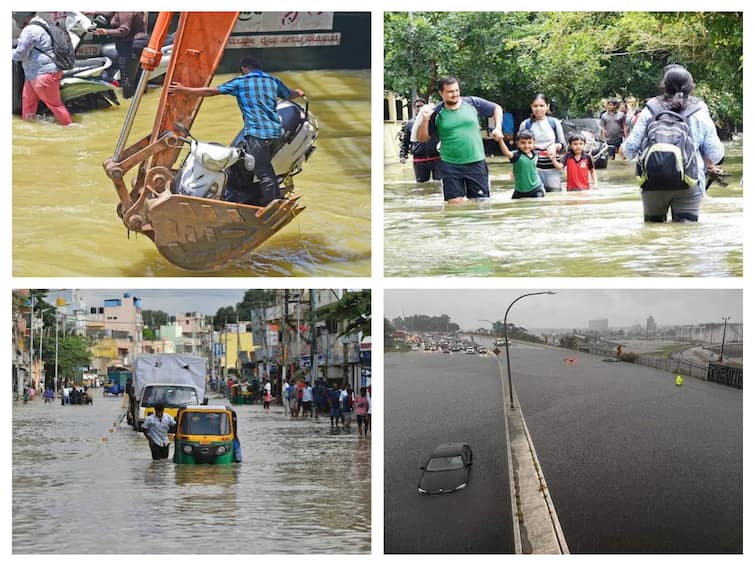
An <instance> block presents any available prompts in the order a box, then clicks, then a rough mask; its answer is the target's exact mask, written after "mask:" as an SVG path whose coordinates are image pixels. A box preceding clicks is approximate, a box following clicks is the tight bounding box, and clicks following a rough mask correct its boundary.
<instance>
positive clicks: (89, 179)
mask: <svg viewBox="0 0 755 566" xmlns="http://www.w3.org/2000/svg"><path fill="white" fill-rule="evenodd" d="M277 76H279V77H280V78H281V79H282V80H283V81H284V82H285V83H286V84H288V85H290V86H291V87H292V88H301V89H302V90H304V92H306V93H307V96H308V98H309V100H310V110H311V111H312V113H313V114H314V115H315V116H316V117H317V119H318V121H319V125H320V135H319V138H318V141H317V150H316V151H315V152H314V153H313V154H312V156H311V158H310V160H309V161H308V162H307V163H306V164H305V165H304V168H303V171H302V173H301V174H299V175H298V176H297V177H296V179H295V181H296V183H295V184H296V192H297V193H300V194H301V195H302V198H301V200H300V202H301V203H302V204H304V205H305V206H306V207H307V208H306V210H305V211H304V212H303V213H302V214H300V215H299V216H297V217H296V218H295V219H294V220H293V222H291V224H289V225H288V226H286V227H284V228H283V229H282V230H281V231H280V232H279V233H278V234H276V235H275V236H273V237H272V238H270V240H268V241H267V242H265V243H264V244H263V245H262V246H261V247H260V248H258V249H257V250H255V251H254V252H252V254H250V255H249V256H248V257H246V258H244V259H243V260H240V261H239V262H238V263H237V265H235V266H234V267H232V268H229V269H225V270H222V271H219V272H211V273H194V272H188V271H184V270H182V269H180V268H178V267H175V266H173V265H172V264H171V263H169V262H168V261H167V260H165V259H164V258H163V257H162V256H161V255H160V254H159V252H158V251H157V249H156V248H155V247H154V245H153V244H152V242H151V241H150V240H149V239H148V238H147V237H145V236H142V235H139V236H138V237H135V235H134V234H131V236H130V238H129V236H128V234H127V231H126V228H125V227H124V226H123V224H122V222H121V220H120V218H118V216H117V215H116V212H115V207H116V204H117V203H118V198H117V196H116V193H115V190H114V188H113V184H112V182H111V181H110V179H108V177H107V176H106V175H105V172H104V171H103V169H102V162H103V161H104V160H105V159H106V158H108V157H110V156H111V155H112V154H113V150H114V149H115V144H116V141H117V139H118V135H119V134H120V131H121V126H122V124H123V121H124V118H125V116H126V112H127V110H128V101H122V102H121V106H120V107H116V108H112V109H107V110H97V111H92V112H86V113H81V114H78V115H75V116H74V122H75V124H74V125H73V126H72V127H70V128H61V127H59V126H58V125H57V124H55V123H54V122H50V121H45V122H42V123H40V122H31V123H29V122H23V121H22V120H21V119H20V118H19V117H17V116H14V117H13V121H12V136H13V158H12V159H13V275H15V276H29V277H35V276H40V277H42V276H95V277H98V276H99V277H144V276H194V275H205V276H206V275H215V276H247V277H248V276H265V277H277V276H281V277H286V276H294V277H314V276H324V277H366V276H369V275H370V261H371V246H370V233H371V218H370V200H371V198H370V72H369V71H368V70H365V71H305V72H296V73H293V72H292V73H277ZM231 77H232V75H218V76H217V77H215V79H214V81H213V84H214V85H217V84H220V83H221V82H223V81H225V80H228V79H229V78H231ZM160 88H161V87H151V88H150V90H149V91H148V92H147V94H146V95H145V97H144V100H143V102H142V106H141V108H140V112H139V115H138V116H137V120H136V122H135V124H134V127H133V129H132V135H131V142H132V143H133V141H134V140H136V139H137V136H141V135H145V134H146V133H148V132H150V131H151V129H152V122H153V120H154V111H155V107H156V105H157V103H158V101H159V97H160ZM119 93H120V91H119ZM241 126H242V121H241V114H240V112H239V110H238V107H237V106H236V100H235V98H233V97H231V96H218V97H214V98H212V99H209V100H205V101H204V102H203V104H202V109H201V110H200V112H199V115H198V117H197V120H196V122H195V124H194V127H193V128H192V134H193V135H194V136H196V137H197V138H199V139H201V140H203V141H214V142H221V143H229V142H230V141H231V140H232V139H233V138H234V136H235V135H236V133H238V131H239V130H240V129H241ZM181 159H183V156H182V157H181Z"/></svg>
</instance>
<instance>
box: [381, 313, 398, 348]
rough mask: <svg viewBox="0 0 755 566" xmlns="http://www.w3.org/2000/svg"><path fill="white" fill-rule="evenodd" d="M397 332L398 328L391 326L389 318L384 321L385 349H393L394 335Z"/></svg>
mask: <svg viewBox="0 0 755 566" xmlns="http://www.w3.org/2000/svg"><path fill="white" fill-rule="evenodd" d="M394 332H396V328H395V327H394V326H393V324H391V321H390V320H388V319H387V318H384V319H383V345H384V347H385V348H392V347H393V333H394Z"/></svg>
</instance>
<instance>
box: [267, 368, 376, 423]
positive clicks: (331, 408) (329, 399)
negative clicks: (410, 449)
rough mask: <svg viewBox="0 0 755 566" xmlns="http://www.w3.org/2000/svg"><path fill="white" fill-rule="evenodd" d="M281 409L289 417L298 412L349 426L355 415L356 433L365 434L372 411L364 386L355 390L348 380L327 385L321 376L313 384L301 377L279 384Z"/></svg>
mask: <svg viewBox="0 0 755 566" xmlns="http://www.w3.org/2000/svg"><path fill="white" fill-rule="evenodd" d="M281 394H282V397H283V412H284V414H288V415H289V416H291V418H297V417H299V416H300V415H301V416H304V417H307V416H309V417H310V418H319V417H320V415H327V416H329V417H330V425H331V427H333V428H338V425H339V424H340V425H341V426H343V427H350V426H351V423H352V422H353V417H354V415H356V421H357V426H358V428H359V435H360V436H363V435H364V436H367V433H368V431H369V428H370V416H371V415H372V402H371V397H370V395H369V389H368V388H367V387H361V388H360V389H359V393H355V392H354V389H353V388H352V387H351V385H349V384H348V383H344V384H343V385H335V386H329V385H328V384H327V383H326V382H325V380H323V379H318V380H317V381H316V382H315V385H314V387H312V386H311V385H309V384H308V383H307V382H306V381H304V380H303V379H299V380H298V381H297V380H293V379H292V380H290V381H288V382H285V383H284V384H283V390H282V392H281Z"/></svg>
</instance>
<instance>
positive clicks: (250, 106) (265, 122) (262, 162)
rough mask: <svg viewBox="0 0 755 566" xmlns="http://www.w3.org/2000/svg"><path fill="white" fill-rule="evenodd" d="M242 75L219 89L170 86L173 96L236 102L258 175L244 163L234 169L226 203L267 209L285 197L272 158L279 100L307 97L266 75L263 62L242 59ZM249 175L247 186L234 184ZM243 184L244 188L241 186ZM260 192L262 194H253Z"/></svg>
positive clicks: (246, 141)
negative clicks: (224, 98) (227, 98)
mask: <svg viewBox="0 0 755 566" xmlns="http://www.w3.org/2000/svg"><path fill="white" fill-rule="evenodd" d="M240 68H241V73H242V75H241V76H238V77H235V78H233V79H231V80H230V81H227V82H225V83H223V84H221V85H219V86H217V87H187V86H183V85H182V84H181V83H177V82H173V83H171V84H170V85H169V86H168V92H169V93H179V94H186V95H190V96H199V97H208V96H217V95H218V94H230V95H232V96H235V97H236V101H237V103H238V105H239V109H240V110H241V116H242V118H243V119H244V130H243V133H244V143H245V145H246V147H245V148H244V149H245V151H246V152H247V153H248V154H250V155H252V156H253V157H254V162H255V166H254V172H253V173H249V172H245V171H244V169H243V163H242V162H239V163H238V164H237V165H235V166H233V167H232V168H231V177H232V178H231V180H229V184H228V187H227V188H226V196H225V200H230V201H234V202H240V203H245V204H254V205H255V206H266V205H268V204H269V203H270V202H272V201H273V200H275V199H279V198H281V192H280V187H279V186H278V180H277V177H276V174H275V171H274V170H273V165H272V156H273V151H274V148H275V144H276V143H277V141H278V139H279V138H280V135H281V124H280V118H279V116H278V110H277V103H278V99H279V98H281V99H284V100H294V99H296V98H299V97H300V96H304V92H303V91H302V90H300V89H290V88H289V87H287V86H286V85H285V84H284V83H283V81H281V80H280V79H279V78H277V77H274V76H273V75H270V74H268V73H265V72H264V71H263V70H262V68H261V65H260V63H259V61H257V60H256V59H255V58H253V57H248V56H246V57H242V58H241V61H240ZM244 175H246V176H248V177H250V178H249V179H248V182H247V183H243V184H242V183H238V182H233V177H236V176H244ZM252 175H256V177H257V178H258V179H259V183H258V184H257V185H254V186H255V187H259V188H258V189H257V190H256V191H253V189H252V187H253V182H252V181H253V177H252ZM240 185H243V187H242V186H240ZM252 192H258V193H259V194H252Z"/></svg>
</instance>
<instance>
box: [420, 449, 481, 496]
mask: <svg viewBox="0 0 755 566" xmlns="http://www.w3.org/2000/svg"><path fill="white" fill-rule="evenodd" d="M420 469H421V470H422V475H421V476H420V478H419V484H418V485H417V491H418V492H419V493H420V494H421V495H438V494H442V493H452V492H454V491H458V490H460V489H464V488H465V487H467V485H468V484H469V475H470V472H471V470H472V448H471V447H470V446H469V444H467V443H465V442H447V443H445V444H441V445H440V446H438V447H437V448H436V449H435V450H433V453H432V454H431V455H430V457H429V458H428V459H427V463H426V464H425V465H424V466H422V467H421V468H420Z"/></svg>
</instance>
